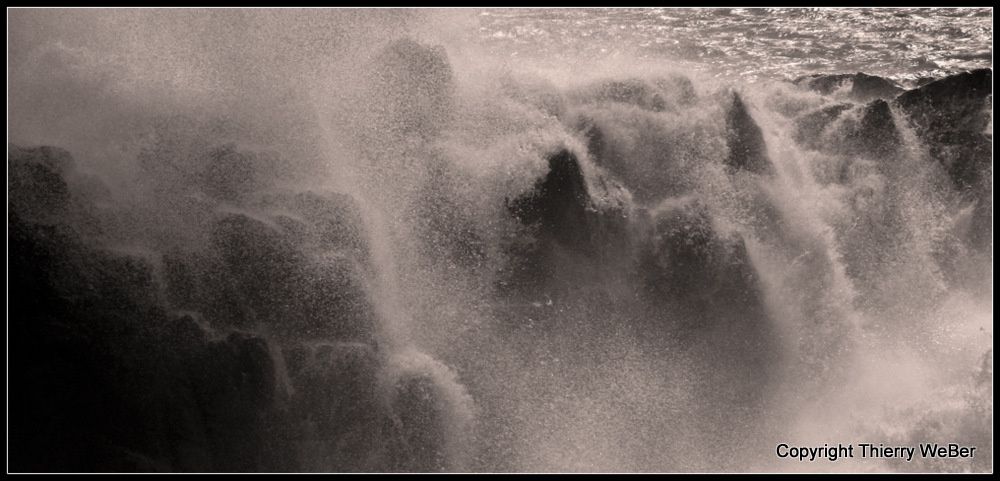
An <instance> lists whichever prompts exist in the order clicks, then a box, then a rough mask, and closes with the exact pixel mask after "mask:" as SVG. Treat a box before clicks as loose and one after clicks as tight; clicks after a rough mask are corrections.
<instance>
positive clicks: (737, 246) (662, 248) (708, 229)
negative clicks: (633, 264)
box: [640, 202, 761, 309]
mask: <svg viewBox="0 0 1000 481" xmlns="http://www.w3.org/2000/svg"><path fill="white" fill-rule="evenodd" d="M653 222H654V226H653V232H652V237H651V239H650V240H649V242H648V244H646V245H645V246H644V248H642V249H641V250H640V266H641V270H642V273H643V277H644V282H645V284H646V286H647V287H648V288H649V289H650V292H651V293H652V295H653V296H654V297H655V298H657V299H659V300H661V301H664V300H665V301H668V302H673V301H680V302H683V303H685V304H688V305H690V306H697V308H702V309H709V308H710V307H709V306H712V305H716V306H718V305H722V304H736V305H737V306H739V307H740V308H741V309H747V308H749V307H753V308H754V309H759V308H760V306H761V300H760V291H759V286H758V280H757V276H756V272H755V270H754V268H753V266H752V265H751V264H750V261H749V258H748V256H747V252H746V247H745V246H744V243H743V241H742V240H741V239H738V238H725V237H722V236H720V235H719V234H718V233H717V232H716V230H715V229H714V227H713V226H712V221H711V217H710V215H709V213H708V211H707V209H706V208H705V207H704V206H703V205H701V204H700V203H698V202H693V203H688V204H685V205H682V206H680V207H675V208H672V209H670V210H668V211H666V212H663V213H661V214H659V215H658V216H657V217H656V218H654V219H653Z"/></svg>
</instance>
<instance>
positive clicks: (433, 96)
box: [371, 38, 454, 136]
mask: <svg viewBox="0 0 1000 481" xmlns="http://www.w3.org/2000/svg"><path fill="white" fill-rule="evenodd" d="M372 70H373V72H372V77H371V88H372V90H373V95H375V96H376V97H375V98H376V99H377V104H378V105H379V107H378V111H377V112H375V113H374V114H375V115H376V122H377V129H376V130H377V132H378V133H379V134H380V135H385V134H389V135H402V134H416V135H420V136H427V135H433V134H434V133H436V132H437V131H438V130H439V129H440V127H441V125H442V123H443V122H444V121H446V120H447V118H448V116H450V112H451V105H452V98H451V96H452V93H453V91H454V80H453V78H452V70H451V65H450V64H449V62H448V56H447V54H446V53H445V51H444V48H443V47H441V46H427V45H423V44H420V43H418V42H415V41H413V40H410V39H405V38H404V39H399V40H396V41H393V42H392V43H390V44H389V45H388V46H386V47H385V48H383V49H382V51H381V52H379V54H378V55H377V56H376V57H375V59H374V61H373V69H372Z"/></svg>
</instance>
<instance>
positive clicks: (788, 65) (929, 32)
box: [479, 8, 993, 81]
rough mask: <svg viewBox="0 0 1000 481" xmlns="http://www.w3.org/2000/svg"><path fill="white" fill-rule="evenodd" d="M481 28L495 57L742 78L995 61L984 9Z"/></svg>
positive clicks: (573, 16)
mask: <svg viewBox="0 0 1000 481" xmlns="http://www.w3.org/2000/svg"><path fill="white" fill-rule="evenodd" d="M479 24H480V26H479V31H480V32H481V35H482V37H483V42H484V43H485V44H486V45H488V46H489V48H490V49H491V51H493V52H495V53H497V54H498V55H510V56H536V55H537V56H549V57H555V58H558V57H559V56H560V55H567V56H595V57H618V56H624V57H630V58H643V59H657V60H663V61H668V62H671V63H676V64H680V65H684V66H686V67H688V68H691V69H696V70H704V71H706V72H709V73H711V74H712V75H717V76H727V77H739V78H742V79H744V80H757V79H762V78H763V79H782V78H795V77H798V76H801V75H808V74H813V73H827V72H858V71H860V72H865V73H869V74H873V75H881V76H885V77H888V78H892V79H894V80H898V81H915V80H917V79H920V78H924V77H940V76H942V75H946V74H948V73H955V72H958V71H962V70H971V69H975V68H983V67H990V66H991V65H992V62H993V50H992V38H993V15H992V10H991V9H989V8H635V9H600V8H595V9H571V8H567V9H504V10H485V11H481V12H479Z"/></svg>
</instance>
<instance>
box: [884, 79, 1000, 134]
mask: <svg viewBox="0 0 1000 481" xmlns="http://www.w3.org/2000/svg"><path fill="white" fill-rule="evenodd" d="M992 87H993V71H992V70H991V69H980V70H973V71H971V72H964V73H960V74H957V75H952V76H949V77H945V78H943V79H940V80H936V81H934V82H931V83H929V84H927V85H924V86H922V87H919V88H916V89H913V90H909V91H907V92H905V93H903V94H901V95H899V97H897V98H896V103H897V104H898V105H899V106H900V108H902V109H903V111H904V112H906V114H907V115H908V116H909V118H910V121H911V122H913V124H914V126H915V127H916V129H917V131H918V133H920V134H923V135H931V136H933V135H934V134H936V133H940V132H947V131H954V130H961V131H967V132H982V131H983V130H985V128H986V125H987V124H988V122H989V120H990V117H989V115H988V114H985V113H984V108H985V107H986V106H987V103H986V99H987V97H988V96H989V95H990V94H991V93H992Z"/></svg>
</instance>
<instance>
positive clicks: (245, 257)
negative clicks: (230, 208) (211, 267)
mask: <svg viewBox="0 0 1000 481" xmlns="http://www.w3.org/2000/svg"><path fill="white" fill-rule="evenodd" d="M295 242H296V241H295V240H294V238H292V237H291V236H290V235H289V233H287V232H283V231H282V230H280V229H278V228H276V227H274V226H271V225H268V224H267V223H265V222H263V221H260V220H256V219H252V218H250V217H247V216H244V215H239V214H231V215H228V216H226V217H224V218H223V219H222V220H220V221H219V222H218V224H217V225H216V227H215V229H214V231H213V245H214V249H215V251H216V253H217V254H218V255H219V257H220V259H221V261H222V267H223V268H224V269H225V274H226V275H228V276H231V278H232V279H233V281H234V283H235V285H234V287H235V288H236V289H229V290H226V291H225V295H224V296H221V297H222V300H223V301H227V300H229V299H232V298H234V297H235V298H237V299H242V300H243V304H244V305H246V306H247V307H249V311H248V315H249V317H250V318H251V319H252V320H253V321H252V322H250V324H248V325H253V324H255V323H257V322H259V323H265V324H267V325H269V326H271V328H272V329H274V330H275V332H277V333H279V334H281V335H282V336H292V337H297V338H301V337H306V338H311V339H317V338H319V339H340V340H370V338H371V336H372V335H373V332H374V331H373V326H374V311H373V309H372V307H371V304H370V302H369V301H368V298H367V296H366V294H365V291H364V288H363V285H362V281H361V276H362V273H361V271H360V270H359V266H358V265H357V264H356V263H355V261H353V260H352V259H351V258H349V257H338V256H326V257H318V256H313V255H309V254H308V253H306V252H304V251H303V250H302V249H301V248H300V247H299V246H297V245H296V243H295ZM203 285H209V283H204V284H203ZM209 288H216V287H214V286H210V285H209ZM247 321H249V319H248V320H247Z"/></svg>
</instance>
